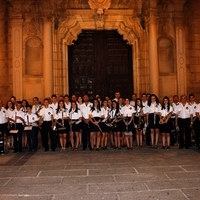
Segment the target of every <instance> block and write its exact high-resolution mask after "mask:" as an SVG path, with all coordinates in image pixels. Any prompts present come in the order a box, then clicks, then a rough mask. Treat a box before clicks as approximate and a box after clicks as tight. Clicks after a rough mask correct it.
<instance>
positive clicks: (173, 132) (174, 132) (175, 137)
mask: <svg viewBox="0 0 200 200" xmlns="http://www.w3.org/2000/svg"><path fill="white" fill-rule="evenodd" d="M178 105H179V96H178V95H174V96H173V103H172V107H173V110H174V112H173V113H172V115H171V122H172V130H171V132H170V144H171V146H173V145H174V144H175V143H177V142H178V131H177V129H176V120H175V117H176V113H175V111H176V109H177V106H178Z"/></svg>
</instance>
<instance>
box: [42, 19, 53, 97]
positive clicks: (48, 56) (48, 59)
mask: <svg viewBox="0 0 200 200" xmlns="http://www.w3.org/2000/svg"><path fill="white" fill-rule="evenodd" d="M43 49H44V52H43V55H44V58H43V61H44V63H43V80H44V97H49V96H51V95H52V94H53V40H52V22H51V21H50V20H47V19H46V20H45V22H44V48H43Z"/></svg>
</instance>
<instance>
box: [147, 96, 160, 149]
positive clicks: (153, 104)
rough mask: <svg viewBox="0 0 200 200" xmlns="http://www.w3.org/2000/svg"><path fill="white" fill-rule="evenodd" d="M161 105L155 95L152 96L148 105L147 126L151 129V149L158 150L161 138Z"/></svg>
mask: <svg viewBox="0 0 200 200" xmlns="http://www.w3.org/2000/svg"><path fill="white" fill-rule="evenodd" d="M159 111H160V103H159V100H158V97H157V96H156V95H155V94H151V95H150V97H149V100H148V103H147V110H146V112H147V125H148V126H149V128H150V134H151V148H157V147H158V146H157V145H158V138H159V127H160V125H159V120H160V113H159Z"/></svg>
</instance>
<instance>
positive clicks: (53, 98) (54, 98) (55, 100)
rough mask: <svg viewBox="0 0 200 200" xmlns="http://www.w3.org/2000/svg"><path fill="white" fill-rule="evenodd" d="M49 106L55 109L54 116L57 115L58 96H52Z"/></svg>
mask: <svg viewBox="0 0 200 200" xmlns="http://www.w3.org/2000/svg"><path fill="white" fill-rule="evenodd" d="M49 106H50V107H51V108H53V114H54V115H55V114H56V110H57V108H58V101H57V96H56V94H52V95H51V104H49Z"/></svg>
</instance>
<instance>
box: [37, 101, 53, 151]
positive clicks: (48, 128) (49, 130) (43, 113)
mask: <svg viewBox="0 0 200 200" xmlns="http://www.w3.org/2000/svg"><path fill="white" fill-rule="evenodd" d="M38 114H39V116H40V120H41V121H43V123H42V126H41V127H42V131H41V136H42V145H43V147H44V151H49V144H48V134H50V138H51V149H52V151H55V141H54V140H55V136H54V131H53V127H54V120H53V109H52V108H51V107H49V99H48V98H45V99H44V102H43V108H42V109H41V110H40V111H39V113H38Z"/></svg>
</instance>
